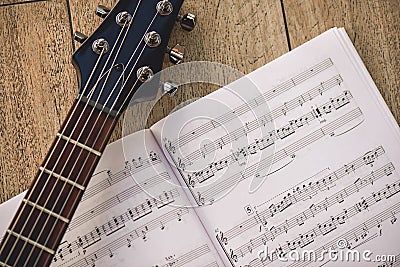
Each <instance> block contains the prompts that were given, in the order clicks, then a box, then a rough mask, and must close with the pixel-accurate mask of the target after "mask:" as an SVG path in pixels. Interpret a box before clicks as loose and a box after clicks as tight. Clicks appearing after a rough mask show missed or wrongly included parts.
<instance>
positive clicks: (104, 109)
mask: <svg viewBox="0 0 400 267" xmlns="http://www.w3.org/2000/svg"><path fill="white" fill-rule="evenodd" d="M77 99H80V101H81V102H83V103H88V102H89V103H88V105H89V106H91V107H94V108H95V109H97V110H99V111H101V112H105V113H108V114H109V115H110V116H111V117H118V116H119V112H118V111H115V110H111V109H110V108H108V107H105V106H103V105H102V104H100V103H96V101H94V100H89V99H88V98H87V97H86V96H82V95H78V97H77Z"/></svg>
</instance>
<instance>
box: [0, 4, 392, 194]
mask: <svg viewBox="0 0 400 267" xmlns="http://www.w3.org/2000/svg"><path fill="white" fill-rule="evenodd" d="M21 2H26V3H22V4H20V3H21ZM115 2H116V0H105V1H102V3H101V4H105V5H108V6H112V5H113V4H114V3H115ZM17 3H19V4H17ZM10 4H11V5H10ZM97 4H99V2H98V1H97V0H96V1H94V0H87V1H81V0H50V1H44V2H43V1H36V2H30V1H29V0H21V1H18V0H0V31H1V37H0V46H1V47H2V49H1V50H0V105H1V107H0V149H1V151H0V202H3V201H5V200H7V199H9V198H11V197H13V196H15V195H17V194H18V193H20V192H22V191H23V190H25V189H26V188H27V187H28V185H29V181H30V180H31V179H32V177H33V175H34V172H35V171H36V169H37V166H38V164H40V162H41V160H42V158H43V157H44V155H45V153H46V151H47V149H48V148H49V146H50V142H51V140H52V139H53V138H54V136H55V133H56V131H57V130H58V128H59V126H60V122H61V121H62V119H63V118H64V117H65V115H66V112H67V111H68V109H69V106H70V105H71V104H72V100H73V98H74V97H75V95H76V92H77V90H78V88H77V83H76V78H75V77H76V75H75V72H74V70H73V67H72V66H71V64H70V56H71V54H72V53H73V50H74V49H75V48H77V47H78V45H77V44H76V43H75V44H74V43H73V42H72V40H71V32H72V31H76V30H78V31H82V32H84V33H87V34H90V33H91V32H93V31H94V29H95V28H96V27H97V26H98V25H99V24H100V23H101V19H100V18H97V17H96V16H95V15H94V9H95V7H96V5H97ZM284 7H285V14H286V18H287V26H288V28H287V29H288V33H289V36H290V42H291V44H292V46H293V47H296V46H299V45H301V44H302V43H303V42H305V41H306V40H309V39H311V38H313V37H315V36H316V35H318V34H319V33H321V32H323V31H325V30H327V29H329V28H330V27H332V26H344V27H345V28H346V30H347V31H348V33H349V35H350V36H351V37H352V39H353V41H355V46H356V48H357V50H358V52H359V53H360V55H361V57H362V59H363V60H364V62H365V63H366V65H367V68H368V69H369V71H370V72H371V74H372V76H373V78H374V79H375V81H376V83H377V84H378V87H379V88H380V89H381V92H382V93H383V95H384V97H385V99H386V101H387V102H388V104H389V106H390V107H391V109H392V111H393V112H394V113H395V116H396V118H397V120H398V121H399V119H400V113H399V112H400V109H399V105H400V100H399V90H398V88H399V85H400V84H399V81H398V80H397V75H398V73H400V69H399V68H400V67H399V65H398V62H400V58H399V53H400V49H399V38H400V29H399V27H400V23H399V22H400V21H399V20H400V14H399V12H400V7H399V2H398V1H397V0H392V1H377V0H376V1H345V0H338V1H324V0H303V1H298V0H284ZM188 11H190V12H193V13H196V15H197V18H198V27H197V28H196V29H195V30H194V31H193V32H191V33H185V32H183V31H181V30H180V29H179V27H176V29H174V31H173V34H172V37H171V40H170V45H174V44H176V43H180V44H182V45H185V46H186V48H187V57H186V60H187V61H201V60H206V61H215V62H220V63H223V64H226V65H228V66H231V67H233V68H236V69H238V70H239V71H241V72H243V73H245V74H247V73H249V72H251V71H253V70H255V69H257V68H259V67H261V66H262V65H264V64H266V63H268V62H269V61H271V60H273V59H274V58H276V57H279V56H280V55H282V54H284V53H286V52H287V51H288V41H287V38H286V33H285V23H284V16H283V13H282V8H281V1H280V0H271V1H265V0H237V1H228V0H210V1H197V0H186V1H185V4H184V6H183V10H182V12H183V13H184V12H188ZM69 15H70V16H69ZM169 65H170V64H169V63H165V67H168V66H169ZM216 89H218V86H216V85H209V84H194V85H191V86H184V87H182V88H181V90H180V91H179V92H178V94H177V95H176V96H175V97H174V98H169V97H163V98H162V99H161V100H160V101H159V102H158V103H157V104H156V105H155V107H154V109H153V111H152V112H151V113H150V115H149V117H147V110H146V106H142V107H137V108H136V109H131V110H130V112H131V113H130V115H131V116H130V118H134V119H130V120H129V123H130V124H132V128H131V131H132V130H135V127H138V126H137V125H136V124H138V123H137V122H141V121H143V120H145V121H147V124H148V125H152V124H153V123H155V122H156V121H158V120H159V119H161V118H163V117H164V116H166V115H167V114H169V113H170V112H171V111H172V110H173V109H174V108H175V107H176V106H177V105H179V104H180V103H182V102H185V101H188V100H189V101H190V100H193V99H196V98H197V97H201V96H204V95H206V94H208V93H210V92H212V91H214V90H216ZM121 135H122V122H120V124H119V126H118V127H117V130H116V131H115V133H114V136H113V140H115V139H117V138H119V137H120V136H121Z"/></svg>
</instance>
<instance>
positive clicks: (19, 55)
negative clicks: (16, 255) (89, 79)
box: [0, 1, 76, 202]
mask: <svg viewBox="0 0 400 267" xmlns="http://www.w3.org/2000/svg"><path fill="white" fill-rule="evenodd" d="M38 14H40V15H38ZM67 14H68V12H67V6H66V3H65V2H58V1H53V2H38V3H30V4H23V5H12V6H3V7H0V18H1V19H0V25H1V28H0V31H1V38H0V47H1V49H0V103H1V108H0V149H1V153H0V173H1V178H0V195H1V196H0V201H1V202H3V201H5V200H7V199H9V198H11V197H13V196H15V195H17V194H19V193H21V192H22V191H23V190H25V189H27V187H28V186H29V183H30V181H31V179H32V178H33V176H34V174H35V172H36V171H37V167H38V164H40V163H41V161H42V159H43V158H44V156H45V154H46V153H47V150H48V148H49V147H50V142H51V141H52V140H53V138H54V136H55V134H56V132H57V131H58V129H59V127H60V122H61V120H63V118H64V117H65V116H66V112H67V110H68V109H69V106H70V105H71V104H72V102H71V100H72V99H73V98H74V95H75V92H76V85H75V75H74V71H73V67H72V66H71V65H70V55H71V53H72V44H71V41H70V39H69V38H68V37H69V36H70V28H69V21H68V15H67ZM66 37H67V38H66Z"/></svg>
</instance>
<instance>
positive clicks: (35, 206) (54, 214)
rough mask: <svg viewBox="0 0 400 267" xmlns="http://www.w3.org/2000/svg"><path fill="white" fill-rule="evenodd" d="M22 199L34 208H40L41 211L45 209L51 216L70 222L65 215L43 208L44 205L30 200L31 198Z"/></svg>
mask: <svg viewBox="0 0 400 267" xmlns="http://www.w3.org/2000/svg"><path fill="white" fill-rule="evenodd" d="M22 201H23V202H24V203H27V204H28V205H30V206H32V207H34V208H36V209H38V210H40V211H43V212H45V213H47V214H49V215H50V216H53V217H55V218H56V219H58V220H61V221H63V222H65V223H69V220H68V219H67V218H65V217H63V216H61V215H59V214H57V213H55V212H52V211H51V210H48V209H46V208H43V207H42V206H40V205H38V204H36V203H33V202H31V201H29V200H27V199H25V198H24V199H23V200H22Z"/></svg>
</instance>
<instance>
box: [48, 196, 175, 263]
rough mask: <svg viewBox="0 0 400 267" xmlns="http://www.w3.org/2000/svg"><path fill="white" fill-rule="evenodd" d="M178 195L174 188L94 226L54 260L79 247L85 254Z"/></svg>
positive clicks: (130, 241) (71, 242)
mask: <svg viewBox="0 0 400 267" xmlns="http://www.w3.org/2000/svg"><path fill="white" fill-rule="evenodd" d="M178 196H179V192H178V191H177V190H173V191H170V192H165V193H163V194H161V195H159V196H158V197H157V198H152V199H148V200H146V201H145V202H143V203H142V204H140V205H138V206H136V207H133V208H128V209H127V211H126V212H124V213H122V214H119V215H117V216H115V217H114V218H112V219H111V220H109V221H107V222H106V223H104V224H102V225H98V226H96V227H94V229H93V230H92V231H90V232H88V233H87V234H84V235H81V236H78V237H77V238H76V240H73V241H70V243H69V246H68V250H65V249H63V248H61V249H60V250H59V252H58V253H57V255H55V256H54V259H53V260H54V261H55V262H56V261H57V260H59V259H63V258H65V257H66V256H67V255H69V254H72V253H74V252H75V251H77V250H78V249H79V248H81V249H82V250H83V252H84V253H83V254H85V252H86V249H87V248H88V247H90V246H92V245H94V244H96V243H97V242H99V241H100V240H101V239H102V237H104V236H110V235H112V234H113V233H115V232H117V231H119V230H121V229H123V228H124V227H125V224H128V223H129V222H135V221H138V220H139V219H141V218H143V217H145V216H146V215H149V214H150V213H152V211H153V209H154V208H157V209H161V208H163V207H165V206H166V205H168V204H170V203H172V202H173V201H174V199H175V198H176V197H178ZM160 223H161V224H164V222H163V221H160ZM164 227H165V226H164ZM128 243H129V244H128V245H131V243H132V239H128Z"/></svg>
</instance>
